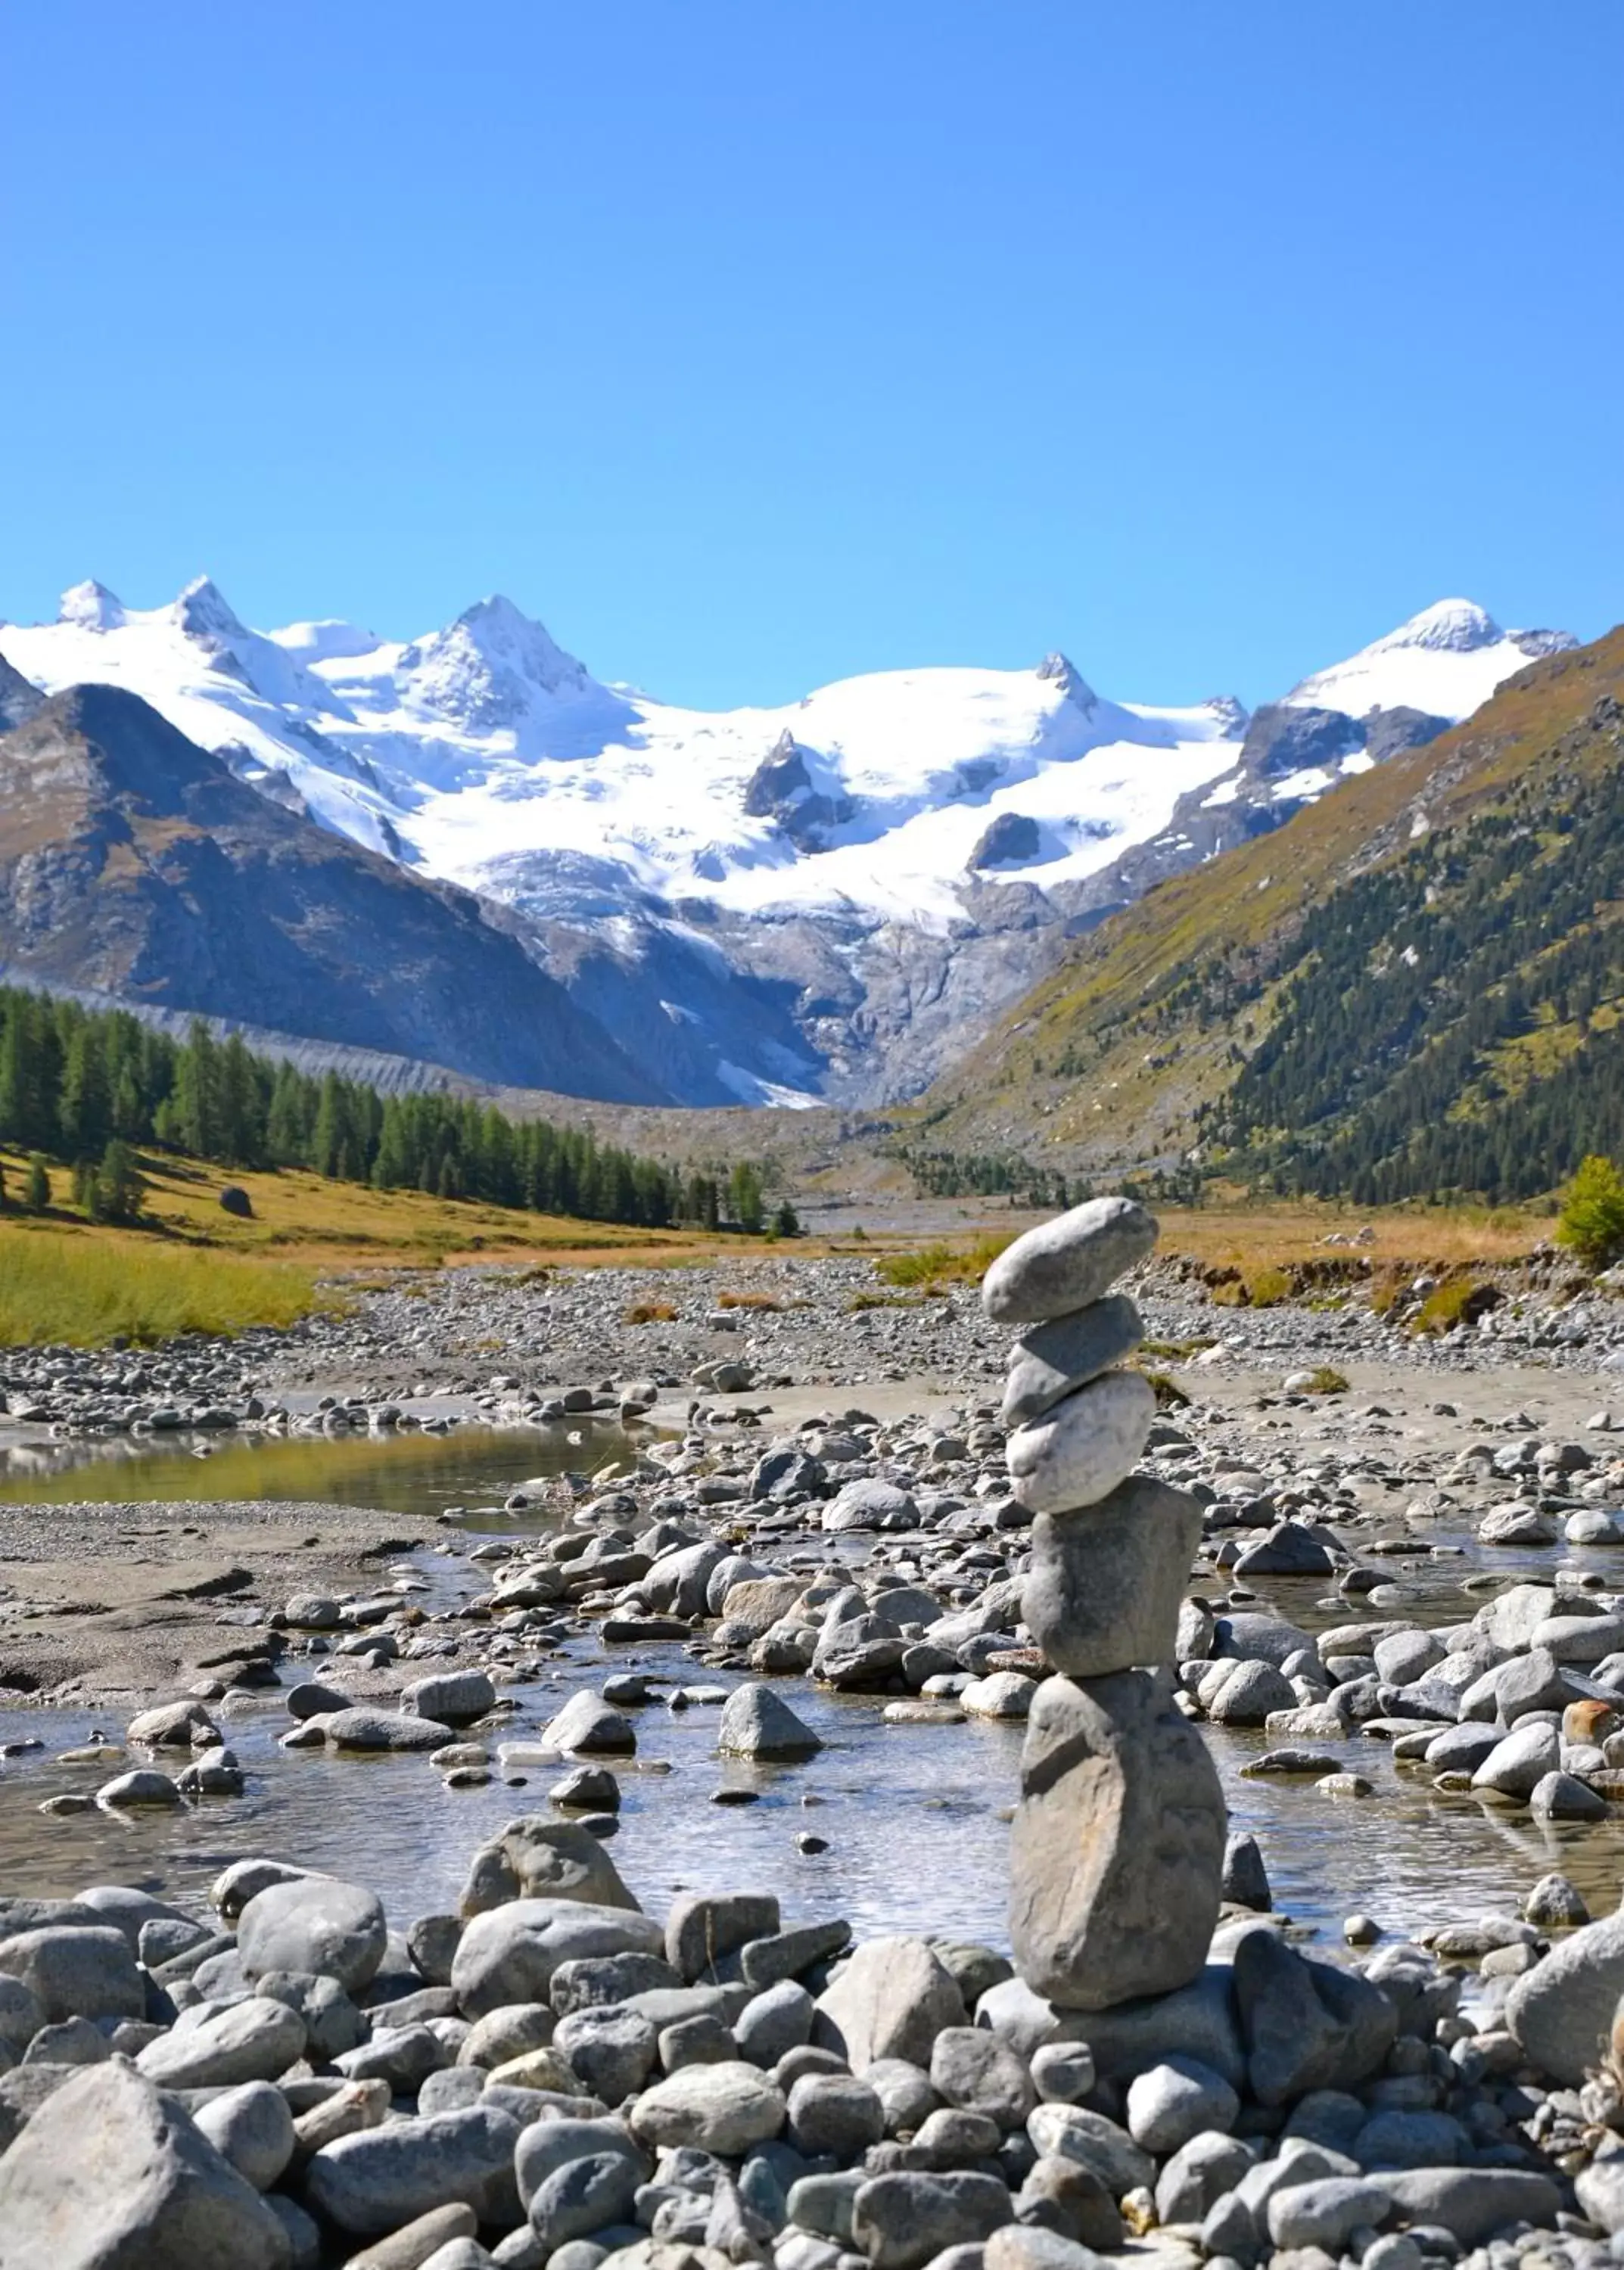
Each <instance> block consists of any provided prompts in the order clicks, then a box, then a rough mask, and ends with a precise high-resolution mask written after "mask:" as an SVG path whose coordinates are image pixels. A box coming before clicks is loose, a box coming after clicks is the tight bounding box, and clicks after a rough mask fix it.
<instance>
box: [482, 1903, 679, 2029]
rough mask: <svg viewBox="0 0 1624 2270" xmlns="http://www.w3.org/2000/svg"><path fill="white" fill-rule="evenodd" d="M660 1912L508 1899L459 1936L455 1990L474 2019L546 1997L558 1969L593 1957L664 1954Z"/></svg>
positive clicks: (543, 2000) (663, 1935)
mask: <svg viewBox="0 0 1624 2270" xmlns="http://www.w3.org/2000/svg"><path fill="white" fill-rule="evenodd" d="M664 1947H665V1933H664V1931H663V1929H662V1928H661V1926H660V1925H658V1924H657V1923H656V1922H655V1921H654V1919H653V1918H652V1917H650V1916H645V1915H639V1914H638V1913H636V1911H635V1910H629V1909H625V1908H607V1907H604V1908H600V1907H594V1906H592V1905H591V1904H590V1903H588V1902H587V1901H585V1900H560V1899H550V1900H508V1902H507V1903H505V1904H504V1905H503V1906H501V1907H498V1908H492V1909H491V1910H489V1911H488V1912H487V1913H486V1914H484V1915H477V1916H475V1917H474V1918H473V1920H472V1921H471V1923H470V1925H469V1926H468V1928H467V1930H466V1931H465V1932H463V1936H462V1938H461V1939H460V1940H458V1942H457V1947H456V1955H454V1956H453V1958H452V1962H451V1991H452V1992H453V1993H454V1994H455V1995H456V1999H457V2007H459V2009H460V2010H461V2011H462V2013H463V2016H464V2017H467V2018H483V2017H486V2016H487V2015H488V2014H489V2013H490V2012H491V2011H493V2010H498V2009H501V2008H502V2007H504V2006H505V2005H506V2004H508V2003H512V2002H545V2000H546V1999H547V1995H548V1989H549V1988H550V1987H551V1985H552V1974H553V1972H554V1971H555V1970H558V1969H559V1968H560V1965H561V1964H563V1963H566V1962H578V1961H580V1960H582V1958H583V1957H586V1956H589V1955H660V1954H662V1953H664Z"/></svg>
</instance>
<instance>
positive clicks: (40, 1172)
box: [23, 1151, 51, 1213]
mask: <svg viewBox="0 0 1624 2270" xmlns="http://www.w3.org/2000/svg"><path fill="white" fill-rule="evenodd" d="M50 1202H51V1176H50V1169H49V1168H48V1166H47V1165H46V1163H45V1161H44V1158H43V1157H42V1156H41V1154H40V1153H39V1152H38V1151H31V1152H30V1153H29V1154H28V1173H27V1176H26V1180H25V1182H24V1183H23V1204H24V1205H26V1207H27V1209H28V1211H29V1213H44V1212H45V1210H46V1208H47V1207H48V1205H50Z"/></svg>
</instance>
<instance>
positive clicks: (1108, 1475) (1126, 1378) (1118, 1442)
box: [1004, 1371, 1156, 1513]
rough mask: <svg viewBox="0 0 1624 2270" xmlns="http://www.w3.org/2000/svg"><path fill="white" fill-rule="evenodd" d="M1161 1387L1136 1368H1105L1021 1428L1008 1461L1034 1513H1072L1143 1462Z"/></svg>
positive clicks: (1091, 1502)
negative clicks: (1123, 1369) (1134, 1369)
mask: <svg viewBox="0 0 1624 2270" xmlns="http://www.w3.org/2000/svg"><path fill="white" fill-rule="evenodd" d="M1155 1416H1156V1391H1155V1389H1154V1388H1153V1386H1152V1385H1151V1384H1150V1382H1149V1380H1147V1379H1146V1378H1144V1377H1143V1376H1141V1374H1139V1373H1138V1372H1137V1371H1107V1372H1101V1375H1100V1376H1099V1378H1098V1379H1091V1380H1090V1381H1089V1383H1088V1384H1087V1385H1086V1387H1079V1388H1078V1389H1076V1390H1075V1391H1074V1392H1073V1393H1072V1394H1070V1395H1068V1396H1066V1397H1065V1398H1064V1400H1063V1401H1061V1402H1059V1403H1057V1404H1056V1405H1055V1406H1054V1408H1053V1409H1052V1410H1051V1411H1049V1412H1048V1413H1046V1414H1045V1416H1044V1417H1042V1419H1036V1420H1034V1421H1033V1422H1032V1423H1031V1425H1030V1426H1027V1427H1020V1428H1017V1429H1016V1430H1015V1432H1014V1433H1013V1434H1012V1435H1011V1436H1010V1438H1009V1441H1008V1442H1007V1443H1006V1444H1005V1450H1004V1462H1005V1465H1007V1466H1008V1468H1009V1471H1010V1475H1011V1478H1012V1480H1013V1482H1014V1485H1015V1495H1016V1497H1017V1498H1018V1499H1019V1500H1020V1503H1021V1504H1022V1505H1024V1506H1025V1507H1026V1508H1027V1511H1028V1512H1029V1513H1069V1512H1073V1511H1076V1510H1079V1509H1080V1508H1081V1507H1083V1506H1088V1505H1096V1504H1098V1502H1099V1501H1100V1500H1101V1498H1102V1497H1109V1495H1110V1494H1111V1492H1112V1491H1113V1490H1114V1489H1116V1487H1118V1485H1119V1484H1120V1483H1123V1482H1125V1481H1126V1480H1127V1479H1128V1476H1129V1475H1130V1474H1131V1473H1132V1472H1133V1469H1134V1467H1135V1466H1136V1465H1138V1461H1139V1458H1140V1455H1141V1453H1142V1452H1143V1450H1144V1448H1145V1443H1146V1436H1147V1435H1149V1433H1150V1429H1151V1422H1152V1421H1153V1419H1154V1418H1155Z"/></svg>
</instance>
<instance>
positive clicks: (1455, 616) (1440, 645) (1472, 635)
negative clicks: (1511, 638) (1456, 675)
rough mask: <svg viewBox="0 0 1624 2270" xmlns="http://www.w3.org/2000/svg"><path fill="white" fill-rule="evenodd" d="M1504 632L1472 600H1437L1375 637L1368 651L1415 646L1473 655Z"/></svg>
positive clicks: (1448, 652) (1482, 608) (1434, 650)
mask: <svg viewBox="0 0 1624 2270" xmlns="http://www.w3.org/2000/svg"><path fill="white" fill-rule="evenodd" d="M1505 635H1506V634H1505V633H1504V631H1502V629H1501V627H1500V625H1499V624H1498V623H1497V622H1496V621H1495V620H1494V617H1493V615H1491V614H1490V613H1489V612H1488V611H1487V608H1484V607H1479V605H1477V604H1476V602H1475V601H1474V600H1472V599H1440V600H1439V601H1438V602H1437V604H1436V605H1435V606H1430V607H1423V608H1422V609H1421V612H1420V614H1419V615H1412V616H1411V617H1410V619H1409V621H1408V622H1405V623H1400V624H1399V626H1398V629H1397V630H1396V631H1390V632H1389V633H1388V634H1387V636H1386V637H1385V638H1381V639H1377V640H1376V641H1375V642H1374V644H1373V646H1372V648H1371V649H1369V650H1370V651H1371V652H1374V653H1377V654H1386V653H1390V652H1394V651H1396V650H1398V649H1400V648H1403V647H1416V646H1419V647H1427V648H1428V649H1431V650H1432V651H1433V652H1435V653H1438V654H1475V653H1476V652H1477V651H1478V649H1479V648H1480V647H1486V646H1498V645H1499V643H1500V642H1501V640H1502V639H1503V638H1504V637H1505Z"/></svg>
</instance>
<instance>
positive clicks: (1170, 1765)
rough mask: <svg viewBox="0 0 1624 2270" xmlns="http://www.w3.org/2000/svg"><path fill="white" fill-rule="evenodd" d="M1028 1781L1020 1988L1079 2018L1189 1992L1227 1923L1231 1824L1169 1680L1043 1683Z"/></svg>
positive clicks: (1016, 1866) (1021, 1823) (1020, 1847)
mask: <svg viewBox="0 0 1624 2270" xmlns="http://www.w3.org/2000/svg"><path fill="white" fill-rule="evenodd" d="M1020 1781H1021V1802H1020V1806H1018V1808H1017V1810H1016V1814H1015V1821H1014V1828H1013V1830H1012V1837H1011V1851H1010V1870H1011V1887H1012V1896H1011V1903H1010V1931H1011V1936H1012V1943H1013V1947H1014V1951H1015V1961H1016V1965H1017V1968H1018V1969H1019V1970H1020V1975H1021V1977H1023V1978H1024V1979H1026V1981H1027V1984H1029V1985H1030V1986H1032V1987H1034V1988H1035V1990H1036V1991H1037V1992H1038V1993H1040V1994H1042V1995H1045V1996H1047V1997H1048V1999H1049V2000H1050V2001H1051V2002H1053V2003H1055V2004H1057V2006H1058V2007H1061V2008H1062V2009H1078V2010H1097V2009H1109V2007H1110V2006H1111V2005H1112V2004H1113V2003H1116V2002H1126V2001H1129V2000H1131V1999H1133V1998H1134V1997H1136V1996H1138V1995H1144V1994H1167V1993H1171V1992H1173V1991H1174V1990H1175V1988H1177V1987H1180V1986H1186V1985H1188V1984H1190V1981H1191V1980H1192V1979H1193V1978H1195V1977H1197V1976H1198V1974H1199V1972H1200V1971H1201V1970H1202V1968H1203V1966H1204V1965H1205V1961H1206V1951H1207V1946H1208V1942H1209V1941H1210V1940H1211V1939H1212V1931H1213V1927H1214V1925H1216V1923H1217V1921H1218V1911H1219V1905H1220V1881H1221V1879H1222V1873H1223V1862H1224V1839H1225V1824H1226V1815H1225V1808H1224V1798H1223V1792H1222V1790H1221V1788H1220V1785H1219V1779H1218V1773H1217V1769H1215V1767H1214V1766H1213V1764H1212V1760H1211V1758H1210V1757H1208V1755H1207V1754H1206V1750H1205V1747H1204V1746H1203V1744H1202V1741H1201V1738H1200V1736H1199V1734H1198V1732H1196V1730H1195V1729H1194V1727H1192V1726H1191V1725H1190V1724H1189V1723H1188V1722H1187V1721H1186V1720H1185V1719H1184V1718H1183V1717H1182V1716H1181V1714H1180V1712H1179V1710H1178V1709H1177V1708H1176V1706H1175V1702H1174V1699H1173V1685H1172V1680H1171V1678H1170V1677H1169V1676H1168V1673H1165V1672H1154V1673H1153V1672H1146V1671H1123V1672H1118V1673H1115V1674H1113V1675H1112V1676H1111V1677H1109V1678H1105V1679H1094V1680H1087V1681H1086V1682H1085V1681H1079V1680H1072V1679H1064V1678H1056V1679H1048V1680H1044V1682H1043V1684H1042V1686H1041V1687H1040V1688H1039V1689H1038V1691H1037V1695H1036V1698H1035V1700H1034V1702H1033V1706H1032V1715H1031V1717H1030V1718H1029V1720H1028V1722H1027V1739H1026V1745H1025V1747H1024V1749H1023V1751H1022V1754H1021V1765H1020Z"/></svg>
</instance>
